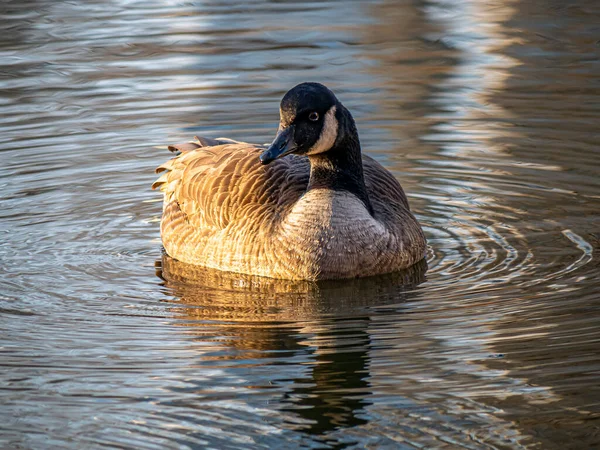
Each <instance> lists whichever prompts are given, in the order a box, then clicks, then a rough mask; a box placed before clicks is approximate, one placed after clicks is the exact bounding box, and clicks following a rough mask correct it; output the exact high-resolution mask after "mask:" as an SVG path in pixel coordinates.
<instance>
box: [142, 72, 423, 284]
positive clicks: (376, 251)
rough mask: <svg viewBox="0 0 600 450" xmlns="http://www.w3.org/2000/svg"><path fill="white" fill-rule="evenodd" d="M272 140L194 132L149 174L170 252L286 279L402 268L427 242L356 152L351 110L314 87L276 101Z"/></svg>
mask: <svg viewBox="0 0 600 450" xmlns="http://www.w3.org/2000/svg"><path fill="white" fill-rule="evenodd" d="M279 112H280V123H279V129H278V131H277V134H276V136H275V139H274V141H273V142H272V143H271V144H270V145H268V146H267V145H255V144H249V143H246V142H240V141H234V140H230V139H225V138H219V139H208V138H196V139H195V140H194V141H192V142H189V143H186V144H182V145H175V146H170V147H169V149H170V150H171V151H173V152H178V154H177V156H175V157H174V158H173V159H171V160H169V161H167V162H166V163H164V164H162V165H161V166H159V167H158V168H157V169H156V172H157V173H161V172H163V173H162V174H161V176H160V178H158V180H157V181H156V182H155V183H154V184H153V185H152V187H153V189H156V188H160V190H161V191H162V192H163V214H162V219H161V225H160V231H161V239H162V243H163V247H164V250H165V252H166V253H167V254H168V255H169V256H170V257H172V258H174V259H176V260H179V261H182V262H184V263H188V264H193V265H197V266H204V267H206V268H211V269H218V270H221V271H227V272H235V273H240V274H247V275H258V276H264V277H270V278H279V279H288V280H309V281H317V280H324V279H347V278H357V277H366V276H372V275H378V274H384V273H390V272H395V271H399V270H402V269H406V268H408V267H410V266H412V265H414V264H415V263H417V262H419V261H421V260H422V259H423V258H424V257H425V252H426V246H427V244H426V239H425V236H424V234H423V231H422V229H421V226H420V225H419V222H418V221H417V219H416V218H415V216H414V215H413V214H412V213H411V210H410V207H409V204H408V200H407V198H406V195H405V193H404V191H403V189H402V187H401V186H400V183H399V182H398V180H397V179H396V178H395V177H394V176H393V175H392V174H391V173H390V172H389V171H388V170H386V169H385V168H384V167H383V166H382V165H381V164H379V163H378V162H377V161H375V160H374V159H373V158H371V157H369V156H366V155H362V154H361V147H360V141H359V138H358V131H357V129H356V125H355V122H354V119H353V117H352V115H351V114H350V112H349V111H348V110H347V109H346V108H345V107H344V106H343V105H342V104H341V102H340V101H339V100H338V99H337V97H336V96H335V95H334V93H333V92H332V91H330V90H329V89H328V88H327V87H325V86H324V85H322V84H319V83H301V84H299V85H297V86H295V87H293V88H292V89H291V90H289V91H288V92H287V93H286V94H285V96H284V97H283V99H282V100H281V103H280V110H279Z"/></svg>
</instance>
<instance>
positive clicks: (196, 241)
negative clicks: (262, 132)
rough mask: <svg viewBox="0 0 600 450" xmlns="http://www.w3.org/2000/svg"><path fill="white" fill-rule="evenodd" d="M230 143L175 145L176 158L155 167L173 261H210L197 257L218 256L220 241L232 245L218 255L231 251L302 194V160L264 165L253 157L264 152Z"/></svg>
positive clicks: (268, 224) (305, 176)
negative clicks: (174, 259) (206, 145)
mask: <svg viewBox="0 0 600 450" xmlns="http://www.w3.org/2000/svg"><path fill="white" fill-rule="evenodd" d="M220 142H223V141H222V140H220ZM230 142H232V143H226V144H222V145H216V146H208V147H202V146H201V142H195V143H188V144H184V145H180V146H175V147H174V148H173V149H174V150H179V151H181V153H180V154H179V155H178V156H176V157H175V158H173V159H171V160H169V161H167V162H166V163H165V164H162V165H161V166H159V167H158V168H157V172H165V173H163V174H162V176H161V177H160V178H159V179H158V180H157V181H156V182H155V183H154V184H153V185H152V187H153V188H160V189H161V191H163V193H164V204H163V217H162V221H161V234H162V238H163V244H164V246H165V248H166V249H167V252H168V253H169V254H170V255H171V256H173V257H175V258H177V259H180V260H182V261H190V262H194V263H197V264H202V260H201V259H200V260H199V259H198V258H208V257H209V256H208V255H205V256H200V255H199V254H198V253H199V252H201V251H202V250H203V249H206V251H209V250H210V251H211V252H213V253H214V252H215V251H220V249H219V245H218V242H217V241H222V240H223V239H224V238H225V237H226V239H227V240H229V241H231V243H230V245H224V246H223V250H222V251H223V252H232V251H233V250H232V249H233V248H234V247H235V246H236V245H242V243H243V242H246V241H248V240H250V239H251V238H252V236H256V233H259V232H260V233H261V234H262V233H267V232H268V230H269V229H271V228H272V227H273V226H275V225H276V223H277V220H279V219H280V218H281V217H285V214H286V212H287V211H288V210H289V208H290V207H291V206H293V205H294V204H295V202H296V201H297V200H298V198H300V196H301V195H302V194H303V193H304V192H305V191H306V186H307V184H308V178H309V164H308V161H307V160H306V159H305V158H300V157H297V156H293V155H292V156H291V157H288V158H283V159H281V160H276V161H274V162H273V163H271V164H269V165H268V166H263V165H262V164H261V163H260V161H259V158H258V157H259V155H260V153H261V152H262V151H263V150H264V147H262V146H256V145H252V144H247V143H243V142H235V141H230ZM236 243H237V244H236ZM230 246H231V248H229V247H230ZM211 257H213V258H214V257H216V256H214V255H213V256H211ZM224 257H225V255H224V256H223V258H224Z"/></svg>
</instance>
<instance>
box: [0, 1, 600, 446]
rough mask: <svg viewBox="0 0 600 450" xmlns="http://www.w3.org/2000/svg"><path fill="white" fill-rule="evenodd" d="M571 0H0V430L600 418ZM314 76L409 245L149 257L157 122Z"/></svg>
mask: <svg viewBox="0 0 600 450" xmlns="http://www.w3.org/2000/svg"><path fill="white" fill-rule="evenodd" d="M599 23H600V8H599V7H598V4H597V2H594V1H583V0H581V1H576V2H569V5H568V6H565V5H564V2H554V1H550V2H549V1H541V0H534V1H529V0H528V1H525V0H521V1H519V0H512V1H511V0H505V1H468V0H462V1H449V0H447V1H445V0H433V1H427V2H425V1H414V2H401V1H397V2H394V1H386V0H384V1H379V2H346V1H344V2H342V1H340V2H312V3H310V2H309V3H298V2H285V1H278V2H235V1H222V2H216V1H212V2H211V1H207V2H178V3H176V4H175V3H173V2H158V1H152V0H150V1H144V2H141V1H129V0H112V1H85V2H83V1H73V2H68V3H67V2H53V1H49V0H37V1H33V0H30V1H18V2H17V1H13V2H11V1H8V2H4V3H2V5H1V6H0V30H1V31H2V34H1V36H2V37H1V38H0V61H2V63H1V66H0V130H1V132H0V151H1V155H2V165H1V167H0V189H1V194H0V217H1V220H0V236H1V238H0V260H1V261H2V264H1V265H0V272H1V280H2V281H1V283H2V285H1V286H2V287H1V290H0V336H1V340H0V352H1V356H0V366H1V370H0V419H1V420H0V443H1V446H2V447H3V448H32V449H33V448H35V449H38V448H61V449H62V448H73V449H80V448H102V447H108V448H131V449H166V448H169V449H170V448H173V449H175V448H177V449H180V448H191V449H199V448H237V449H240V448H401V449H413V448H448V449H454V448H467V449H492V448H493V449H505V448H506V449H515V448H543V449H567V448H594V447H598V446H600V383H599V380H600V356H599V351H598V349H599V348H600V313H599V310H600V283H599V281H598V274H599V273H600V272H599V269H600V263H599V261H600V260H599V259H598V256H597V255H598V251H599V249H600V244H599V243H600V231H599V230H600V226H599V225H600V128H599V125H598V124H600V76H599V75H600V45H599V43H598V42H599V41H598V39H599V32H600V28H599V27H598V24H599ZM308 80H310V81H320V82H322V83H325V84H327V85H328V86H329V87H331V88H332V89H333V90H334V91H335V92H336V93H337V94H338V97H339V98H340V99H341V100H342V101H343V102H344V104H345V105H346V106H347V107H348V108H349V109H350V110H351V111H352V112H353V114H354V116H355V118H356V120H357V124H358V127H359V132H360V136H361V140H362V144H363V149H364V151H365V152H367V153H369V154H370V155H372V156H374V157H375V158H377V159H378V160H379V161H380V162H381V163H382V164H384V165H385V166H386V167H387V168H388V169H389V170H391V171H392V172H393V173H394V174H395V175H396V176H397V177H398V179H399V180H400V181H401V182H402V184H403V186H404V188H405V190H406V191H407V193H408V195H409V199H410V202H411V205H412V209H413V210H414V212H415V214H416V215H417V216H418V218H419V220H420V221H421V222H422V224H423V226H424V228H425V231H426V234H427V237H428V240H429V244H430V251H429V255H428V261H427V263H428V266H429V268H428V270H427V272H426V273H424V272H425V270H424V269H425V268H424V267H422V266H420V267H417V268H415V269H414V270H412V271H410V272H409V273H402V274H391V275H386V276H382V277H375V278H370V279H365V280H352V281H349V282H325V283H319V284H314V283H302V282H286V281H276V280H268V279H256V278H252V277H245V276H234V275H228V274H222V273H215V272H209V271H205V270H199V269H197V268H194V267H190V266H185V265H182V264H178V263H177V262H175V261H172V260H169V259H168V258H167V259H164V258H163V257H162V255H161V246H160V237H159V226H158V222H159V220H160V210H161V203H160V202H161V198H160V195H159V194H158V193H156V192H153V191H151V190H150V184H151V183H152V182H153V180H154V179H155V175H154V173H153V170H154V168H155V167H156V166H157V165H159V164H160V163H162V162H163V161H165V160H166V158H168V157H169V155H168V152H167V151H166V149H165V146H166V145H167V144H169V143H177V142H184V141H186V140H188V139H190V138H191V137H192V136H193V135H195V134H198V135H206V136H209V137H218V136H227V137H231V138H234V139H242V140H246V141H251V142H259V143H263V142H268V141H270V140H271V139H272V138H273V136H274V133H275V131H276V128H277V122H278V102H279V100H280V98H281V97H282V95H283V94H284V93H285V92H286V91H287V90H288V89H289V88H290V87H292V86H293V85H294V84H296V83H299V82H302V81H308Z"/></svg>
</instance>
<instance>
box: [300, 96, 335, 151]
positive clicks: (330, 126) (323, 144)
mask: <svg viewBox="0 0 600 450" xmlns="http://www.w3.org/2000/svg"><path fill="white" fill-rule="evenodd" d="M335 110H336V107H335V105H334V106H332V107H331V108H330V109H329V111H327V113H325V119H324V121H323V129H322V130H321V135H320V136H319V140H318V141H317V142H316V143H315V145H313V146H312V147H311V148H310V149H309V150H308V152H307V153H306V154H307V155H316V154H318V153H323V152H326V151H327V150H329V149H330V148H331V147H333V144H335V140H336V139H337V135H338V121H337V119H336V118H335Z"/></svg>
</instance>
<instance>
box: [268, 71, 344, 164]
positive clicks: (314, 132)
mask: <svg viewBox="0 0 600 450" xmlns="http://www.w3.org/2000/svg"><path fill="white" fill-rule="evenodd" d="M345 112H347V110H346V109H345V108H344V107H343V106H342V104H341V103H340V102H339V101H338V99H337V98H336V97H335V95H334V94H333V92H331V91H330V90H329V89H327V88H326V87H325V86H323V85H322V84H319V83H301V84H299V85H297V86H295V87H293V88H292V89H290V90H289V91H288V92H287V94H285V96H284V97H283V99H282V100H281V104H280V108H279V115H280V122H279V130H278V131H277V135H276V136H275V139H274V140H273V143H272V144H271V145H270V146H269V148H268V149H267V150H265V151H264V152H263V153H262V154H261V155H260V161H261V162H262V163H263V164H269V163H270V162H272V161H274V160H276V159H277V158H281V157H283V156H286V155H289V154H292V153H294V154H296V155H308V156H310V155H316V154H319V153H325V152H327V151H329V150H331V149H332V148H333V147H334V146H335V144H336V142H339V141H340V140H341V139H342V138H343V137H344V134H345V128H346V127H344V126H340V125H343V124H344V123H346V121H343V122H340V118H341V117H342V116H343V114H344V113H345ZM347 114H349V113H347Z"/></svg>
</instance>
